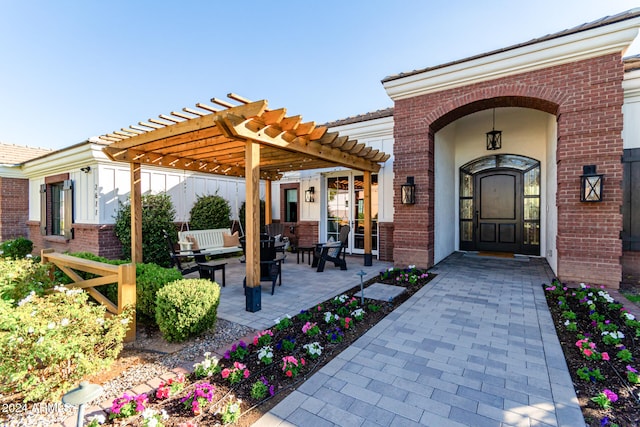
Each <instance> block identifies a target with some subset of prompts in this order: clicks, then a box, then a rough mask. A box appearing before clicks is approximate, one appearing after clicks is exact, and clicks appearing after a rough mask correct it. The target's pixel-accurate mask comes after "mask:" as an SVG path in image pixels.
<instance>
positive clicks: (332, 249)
mask: <svg viewBox="0 0 640 427" xmlns="http://www.w3.org/2000/svg"><path fill="white" fill-rule="evenodd" d="M350 231H351V227H349V226H348V225H343V226H342V227H340V234H338V240H337V241H335V242H331V241H329V242H327V243H317V244H316V249H315V251H314V253H313V263H312V264H311V266H312V267H317V270H316V271H317V272H323V271H324V264H325V263H326V262H327V261H331V262H333V264H334V265H335V266H336V267H340V270H346V269H347V260H346V259H345V256H346V254H347V244H348V241H347V240H348V239H349V232H350Z"/></svg>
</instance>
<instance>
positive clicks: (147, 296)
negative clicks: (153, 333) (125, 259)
mask: <svg viewBox="0 0 640 427" xmlns="http://www.w3.org/2000/svg"><path fill="white" fill-rule="evenodd" d="M180 279H182V274H181V273H180V272H179V271H178V270H176V269H175V268H164V267H160V266H159V265H155V264H136V311H137V314H138V315H143V316H145V317H147V318H149V319H151V320H154V319H155V317H156V293H157V292H158V290H160V289H162V288H163V287H164V286H165V285H166V284H167V283H169V282H173V281H176V280H180ZM116 292H117V290H116Z"/></svg>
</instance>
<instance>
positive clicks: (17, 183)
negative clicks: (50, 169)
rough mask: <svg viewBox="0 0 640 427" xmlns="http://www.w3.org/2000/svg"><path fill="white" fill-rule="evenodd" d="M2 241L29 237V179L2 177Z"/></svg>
mask: <svg viewBox="0 0 640 427" xmlns="http://www.w3.org/2000/svg"><path fill="white" fill-rule="evenodd" d="M0 195H1V196H0V242H4V241H5V240H11V239H15V238H16V237H27V236H28V232H29V228H28V227H27V221H28V220H29V180H28V179H20V178H0Z"/></svg>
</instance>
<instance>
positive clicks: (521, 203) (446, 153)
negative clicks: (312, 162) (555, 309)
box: [0, 9, 640, 287]
mask: <svg viewBox="0 0 640 427" xmlns="http://www.w3.org/2000/svg"><path fill="white" fill-rule="evenodd" d="M638 28H640V9H633V10H631V11H627V12H624V13H621V14H618V15H615V16H611V17H606V18H603V19H601V20H598V21H595V22H592V23H588V24H584V25H581V26H579V27H576V28H572V29H569V30H565V31H561V32H559V33H556V34H551V35H548V36H545V37H542V38H539V39H535V40H531V41H529V42H525V43H521V44H518V45H515V46H510V47H506V48H503V49H499V50H496V51H493V52H488V53H485V54H481V55H477V56H474V57H471V58H465V59H461V60H458V61H454V62H451V63H447V64H442V65H438V66H434V67H429V68H424V69H419V70H415V71H411V72H406V73H401V74H397V75H393V76H389V77H386V78H385V79H383V80H382V84H383V86H384V88H385V90H386V91H387V94H388V95H389V97H390V98H391V99H392V100H393V102H394V106H393V108H389V109H386V110H380V111H375V112H371V113H367V114H363V115H361V116H356V117H350V118H347V119H344V120H339V121H336V122H332V123H329V124H328V126H329V127H330V130H331V131H332V132H334V131H337V132H339V133H340V134H341V135H346V136H348V137H349V138H350V139H357V140H358V142H363V143H365V144H366V145H367V146H371V147H372V148H373V149H378V150H381V151H384V152H386V153H390V154H391V157H390V158H389V160H387V161H386V162H385V163H384V165H383V166H382V168H381V169H380V171H379V173H377V174H374V175H373V176H372V189H371V200H372V220H373V230H372V237H373V255H374V256H377V257H378V258H380V259H382V260H386V261H393V262H394V264H396V265H398V266H406V265H416V266H419V267H425V268H426V267H430V266H432V265H434V264H436V263H438V262H439V261H441V260H442V259H444V258H445V257H447V256H448V255H450V254H451V253H453V252H455V251H471V252H476V251H477V252H485V251H487V252H506V253H514V254H516V255H528V256H538V257H544V258H546V260H547V261H548V263H549V265H550V266H551V268H552V269H553V271H554V272H555V274H556V275H557V276H558V277H559V278H560V280H562V281H566V282H588V283H597V284H603V285H607V286H610V287H618V286H619V284H620V282H621V281H622V280H623V277H626V276H629V275H632V276H640V213H639V212H640V184H639V183H640V124H639V123H640V58H637V57H628V58H624V53H625V50H626V49H627V48H628V47H629V45H630V44H631V43H632V42H633V41H634V39H635V38H636V37H637V34H638ZM496 130H499V131H501V134H500V135H501V141H500V142H501V145H500V146H499V147H498V146H497V145H495V144H489V145H488V144H487V140H486V138H487V133H491V132H490V131H496ZM494 133H495V132H494ZM103 147H104V145H102V143H101V142H99V140H89V141H86V142H84V143H81V144H78V145H75V146H72V147H69V148H67V149H64V150H60V151H57V152H54V153H48V154H47V155H45V156H41V157H38V158H36V159H32V160H29V161H25V162H23V163H20V164H19V165H15V166H14V167H12V168H9V169H10V171H9V172H11V173H10V174H9V172H8V171H7V170H5V169H2V170H1V172H2V173H1V174H0V175H1V176H2V179H3V180H4V179H5V178H4V176H5V175H7V176H9V175H10V177H13V178H14V179H23V180H26V182H28V185H27V187H28V194H29V206H28V219H27V221H26V224H27V227H28V230H27V232H28V235H29V238H30V239H31V240H33V241H34V243H35V246H36V248H37V250H39V249H41V248H44V247H53V248H55V249H56V250H59V251H64V250H71V251H78V250H89V251H92V252H94V253H97V254H99V255H103V256H107V257H115V256H118V253H117V252H118V251H119V247H120V244H119V242H117V241H116V240H115V236H114V234H113V217H114V214H115V212H116V209H117V206H118V202H119V201H124V200H125V199H128V197H129V189H130V183H129V179H130V178H129V169H128V168H127V166H126V165H120V164H116V163H114V162H111V161H110V160H109V159H108V158H107V157H106V156H105V155H104V153H103V152H102V148H103ZM11 174H12V175H11ZM583 176H589V179H590V180H591V179H592V178H594V176H598V177H600V181H601V182H602V183H603V186H602V190H601V193H600V195H601V201H581V195H585V194H586V195H587V196H589V197H587V199H593V197H592V196H593V194H594V191H595V190H596V189H597V190H598V191H599V187H597V186H596V187H597V188H596V187H593V188H590V187H586V191H587V192H586V193H585V189H583V188H582V182H583V178H582V177H583ZM362 181H363V178H362V173H361V172H357V171H353V170H349V169H345V168H342V167H336V168H331V169H322V170H313V171H300V172H296V173H288V174H286V175H285V176H284V178H283V179H282V180H280V181H278V182H274V183H273V184H272V191H271V194H272V206H271V207H270V208H271V210H272V218H273V219H274V222H281V223H284V224H285V226H286V227H285V230H286V233H287V235H288V236H289V237H290V238H291V239H292V241H293V242H294V244H295V245H298V246H309V245H311V244H313V243H314V242H318V241H325V240H327V239H328V238H330V237H336V236H337V234H338V230H339V227H340V225H344V224H348V225H350V226H351V230H352V232H351V233H350V236H349V252H351V253H354V254H360V253H363V252H364V246H363V241H364V237H363V234H362V233H363V230H364V227H363V208H362V206H363V200H364V188H363V182H362ZM411 181H412V182H413V183H414V185H415V187H414V188H415V203H412V204H405V203H402V200H401V191H400V189H401V186H402V185H403V184H405V183H409V182H411ZM595 181H597V179H595V178H594V181H591V182H592V183H593V182H595ZM21 185H25V184H24V183H23V184H21ZM589 190H592V191H591V192H589ZM22 191H24V190H22ZM148 191H152V192H160V191H164V192H167V193H168V194H170V195H171V196H172V198H173V201H174V205H175V206H176V210H177V220H178V222H184V221H186V220H187V219H188V211H189V209H190V208H191V206H192V204H193V202H194V201H195V198H196V196H197V195H201V194H214V193H215V192H218V194H220V195H222V196H223V197H225V198H226V199H227V200H229V201H230V203H231V207H232V211H233V212H234V216H237V209H238V208H237V207H238V206H239V205H240V204H241V203H242V202H243V200H244V194H245V193H244V183H243V181H238V180H234V179H232V178H225V177H220V176H216V175H204V174H197V173H192V172H186V171H185V172H184V173H176V171H175V170H165V169H162V168H153V169H152V170H151V169H146V170H143V193H144V192H148ZM4 194H5V193H4V190H3V199H4ZM56 195H57V196H56ZM65 209H66V210H65ZM68 218H72V221H68ZM5 221H7V217H6V216H5V214H4V211H0V223H4V222H5Z"/></svg>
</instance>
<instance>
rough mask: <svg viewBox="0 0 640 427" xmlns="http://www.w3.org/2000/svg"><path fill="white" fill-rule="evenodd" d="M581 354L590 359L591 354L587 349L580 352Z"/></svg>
mask: <svg viewBox="0 0 640 427" xmlns="http://www.w3.org/2000/svg"><path fill="white" fill-rule="evenodd" d="M582 353H584V355H585V356H587V357H591V355H592V354H593V352H592V351H591V350H589V349H588V348H585V349H584V350H582Z"/></svg>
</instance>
